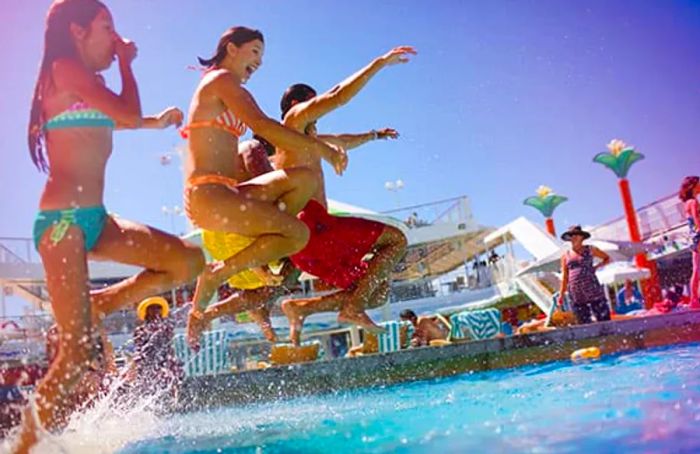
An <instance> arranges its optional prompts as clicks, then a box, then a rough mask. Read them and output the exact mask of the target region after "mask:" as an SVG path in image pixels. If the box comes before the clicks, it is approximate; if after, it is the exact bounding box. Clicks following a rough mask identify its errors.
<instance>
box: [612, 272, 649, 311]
mask: <svg viewBox="0 0 700 454" xmlns="http://www.w3.org/2000/svg"><path fill="white" fill-rule="evenodd" d="M643 308H644V298H642V294H641V293H640V291H639V289H638V288H637V287H636V286H635V285H634V283H633V282H632V281H631V280H629V279H627V280H625V285H624V287H622V288H621V289H620V291H619V292H617V305H616V306H615V312H617V313H618V314H626V313H628V312H630V311H636V310H639V309H643Z"/></svg>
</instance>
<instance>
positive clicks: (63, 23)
mask: <svg viewBox="0 0 700 454" xmlns="http://www.w3.org/2000/svg"><path fill="white" fill-rule="evenodd" d="M102 9H106V7H105V5H104V4H103V3H101V2H100V1H99V0H56V1H54V2H53V3H52V4H51V7H50V8H49V12H48V14H47V15H46V30H45V31H44V53H43V55H42V57H41V64H40V65H39V75H38V77H37V81H36V85H35V87H34V96H33V97H32V108H31V113H30V114H29V128H28V131H27V142H28V145H29V155H30V156H31V158H32V162H33V163H34V165H35V166H36V167H37V168H38V169H39V170H40V171H42V172H46V171H47V170H48V168H49V164H48V162H47V160H46V153H45V149H44V148H45V137H44V131H43V127H44V122H45V120H46V119H45V118H44V112H43V106H42V104H43V96H44V92H45V90H46V87H47V85H48V83H49V82H50V76H51V67H52V65H53V62H55V61H56V60H58V59H60V58H72V59H76V60H78V59H79V55H78V50H77V49H76V48H75V43H74V42H73V36H72V34H71V29H70V26H71V24H76V25H79V26H80V27H82V28H85V29H87V28H89V27H90V24H91V23H92V21H93V20H94V19H95V17H96V16H97V14H98V13H99V12H100V11H101V10H102Z"/></svg>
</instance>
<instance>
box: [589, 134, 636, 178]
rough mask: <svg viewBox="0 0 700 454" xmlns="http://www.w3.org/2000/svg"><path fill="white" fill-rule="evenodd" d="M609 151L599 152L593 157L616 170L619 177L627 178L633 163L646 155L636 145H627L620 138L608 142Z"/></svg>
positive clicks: (594, 160)
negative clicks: (638, 150) (637, 149)
mask: <svg viewBox="0 0 700 454" xmlns="http://www.w3.org/2000/svg"><path fill="white" fill-rule="evenodd" d="M608 150H609V151H608V152H604V153H598V154H597V155H595V157H594V158H593V162H597V163H598V164H603V165H604V166H605V167H607V168H608V169H610V170H612V171H613V172H615V175H617V177H618V178H627V173H628V172H629V170H630V168H631V167H632V165H633V164H634V163H635V162H637V161H641V160H642V159H644V155H643V154H641V153H637V152H636V151H635V150H634V147H630V146H627V145H626V144H625V143H624V142H623V141H621V140H619V139H613V140H611V141H610V143H609V144H608Z"/></svg>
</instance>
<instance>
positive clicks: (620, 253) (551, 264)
mask: <svg viewBox="0 0 700 454" xmlns="http://www.w3.org/2000/svg"><path fill="white" fill-rule="evenodd" d="M586 244H589V245H591V246H595V247H597V248H598V249H600V250H601V251H603V252H605V253H606V254H608V255H609V256H610V260H612V261H613V262H626V261H627V260H629V259H631V258H632V257H634V256H635V255H637V254H639V253H641V252H646V249H647V247H648V246H647V245H645V244H644V243H632V242H630V241H613V240H588V241H586ZM568 249H569V246H568V245H565V246H563V247H562V248H561V249H560V250H558V251H556V252H553V253H551V254H549V255H548V256H546V257H544V258H542V259H540V260H537V261H536V262H534V263H531V264H530V265H528V266H527V267H525V268H523V269H522V270H520V271H518V273H517V276H522V275H523V274H529V273H537V272H545V271H548V272H556V271H560V270H561V256H562V255H563V254H564V252H565V251H567V250H568Z"/></svg>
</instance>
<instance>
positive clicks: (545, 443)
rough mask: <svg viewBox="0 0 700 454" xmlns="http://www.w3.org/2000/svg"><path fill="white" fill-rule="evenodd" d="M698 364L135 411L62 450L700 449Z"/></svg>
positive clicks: (690, 358)
mask: <svg viewBox="0 0 700 454" xmlns="http://www.w3.org/2000/svg"><path fill="white" fill-rule="evenodd" d="M698 364H700V344H690V345H684V346H680V347H672V348H664V349H655V350H646V351H639V352H635V353H629V354H622V355H616V356H609V357H606V358H603V359H602V360H600V361H597V362H593V363H587V364H577V365H572V364H571V363H570V362H557V363H549V364H544V365H538V366H530V367H522V368H518V369H510V370H500V371H489V372H480V373H473V374H464V375H460V376H456V377H451V378H448V379H439V380H431V381H423V382H414V383H409V384H401V385H396V386H389V387H383V388H376V389H369V390H367V389H365V390H361V391H351V392H350V391H349V392H343V393H340V394H337V395H332V396H319V397H313V398H303V399H294V400H288V401H283V402H276V403H268V404H255V405H248V406H242V407H238V408H224V409H218V410H212V411H208V412H201V413H190V414H184V415H174V416H170V417H166V418H157V417H155V416H153V415H151V414H146V413H145V412H139V411H136V410H134V413H133V414H132V415H120V416H119V418H117V419H116V420H113V421H111V422H110V418H104V417H103V418H93V420H92V422H91V423H90V424H87V423H84V425H86V427H85V428H84V430H85V433H84V434H81V435H80V436H77V435H79V434H73V436H72V441H69V440H68V439H67V438H66V439H65V440H64V441H63V442H61V444H62V445H63V446H64V447H65V448H67V449H66V450H67V451H68V452H79V451H84V452H97V451H107V452H109V451H114V450H117V451H118V452H120V453H123V454H127V453H128V454H132V453H163V452H172V453H195V452H196V453H208V452H211V453H216V452H224V453H233V452H270V453H280V452H466V451H468V450H475V452H581V451H589V452H620V451H625V452H630V451H632V452H634V451H642V452H669V451H674V452H691V451H695V452H697V451H698V450H699V449H700V430H699V428H700V372H699V369H698ZM112 419H114V418H112ZM81 425H83V424H81ZM95 425H97V427H95ZM87 427H89V428H90V429H89V431H88V428H87ZM88 434H91V435H92V438H95V437H96V434H99V435H98V437H99V439H98V440H92V441H90V442H87V441H86V440H87V438H88V437H89V435H88ZM76 440H78V441H76ZM98 446H99V447H100V449H96V447H98ZM80 447H83V448H85V449H79V448H80Z"/></svg>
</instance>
